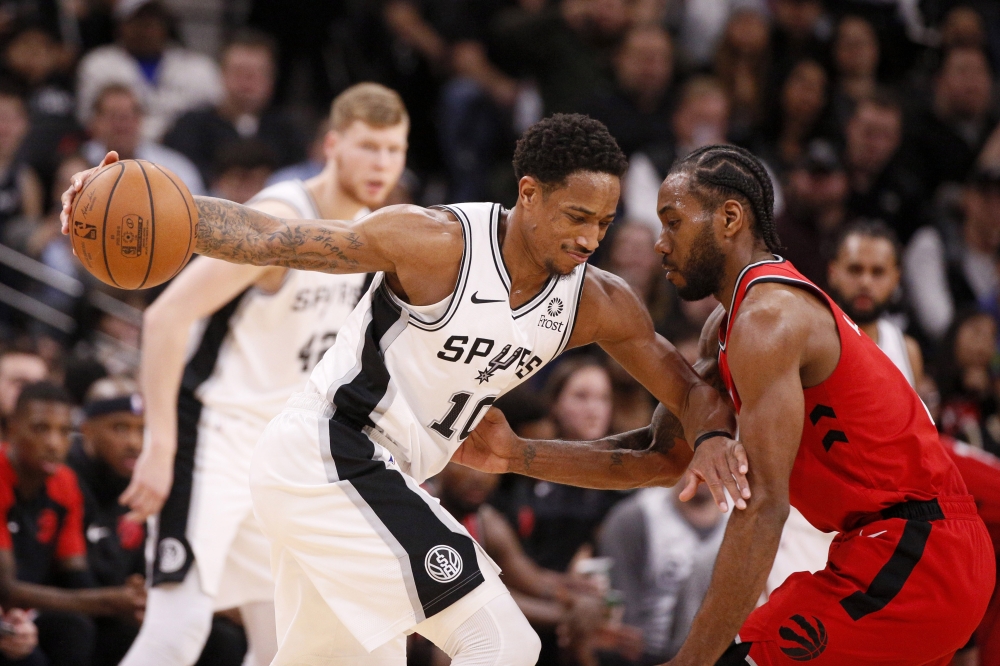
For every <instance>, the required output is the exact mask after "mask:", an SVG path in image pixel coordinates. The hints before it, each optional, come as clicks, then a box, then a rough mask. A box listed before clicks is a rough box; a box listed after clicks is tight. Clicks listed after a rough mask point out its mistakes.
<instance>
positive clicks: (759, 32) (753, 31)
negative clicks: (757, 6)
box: [725, 10, 771, 56]
mask: <svg viewBox="0 0 1000 666" xmlns="http://www.w3.org/2000/svg"><path fill="white" fill-rule="evenodd" d="M770 39H771V37H770V34H769V33H768V24H767V20H766V19H765V18H764V17H763V16H761V15H760V13H759V12H755V11H747V10H744V11H738V12H736V13H735V14H733V17H732V18H731V19H730V20H729V24H728V25H727V26H726V35H725V41H726V43H727V44H729V45H730V46H731V47H732V49H733V50H734V51H735V52H736V53H738V54H740V55H742V56H756V55H759V54H761V53H763V52H764V50H765V49H767V45H768V42H769V41H770Z"/></svg>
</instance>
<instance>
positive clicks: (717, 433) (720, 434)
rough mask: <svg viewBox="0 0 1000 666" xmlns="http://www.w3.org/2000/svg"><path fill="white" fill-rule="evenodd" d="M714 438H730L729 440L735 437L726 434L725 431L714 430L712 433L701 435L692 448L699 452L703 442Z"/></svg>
mask: <svg viewBox="0 0 1000 666" xmlns="http://www.w3.org/2000/svg"><path fill="white" fill-rule="evenodd" d="M713 437H728V438H729V439H732V438H733V436H732V435H731V434H729V433H728V432H726V431H725V430H712V431H710V432H706V433H705V434H704V435H701V436H700V437H698V439H696V440H694V446H692V447H691V448H692V449H693V450H695V451H697V450H698V447H699V446H701V443H702V442H704V441H705V440H706V439H712V438H713Z"/></svg>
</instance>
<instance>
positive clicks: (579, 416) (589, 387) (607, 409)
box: [552, 365, 611, 439]
mask: <svg viewBox="0 0 1000 666" xmlns="http://www.w3.org/2000/svg"><path fill="white" fill-rule="evenodd" d="M552 416H553V417H554V418H555V420H556V423H557V424H558V425H559V435H560V437H563V438H566V439H599V438H601V437H604V436H605V435H606V434H607V433H608V428H609V427H610V426H611V379H610V377H608V373H607V371H606V370H605V369H604V368H601V367H599V366H594V365H589V366H585V367H582V368H580V369H579V370H577V371H576V372H574V373H573V374H572V375H571V376H570V377H569V379H568V380H566V383H565V384H564V385H563V389H562V391H560V393H559V396H558V397H557V398H556V402H555V404H554V405H553V406H552Z"/></svg>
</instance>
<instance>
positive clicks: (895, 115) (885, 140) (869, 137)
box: [846, 102, 903, 174]
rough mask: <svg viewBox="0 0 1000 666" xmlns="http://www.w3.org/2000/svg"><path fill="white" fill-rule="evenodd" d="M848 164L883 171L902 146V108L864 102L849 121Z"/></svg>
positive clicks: (868, 170)
mask: <svg viewBox="0 0 1000 666" xmlns="http://www.w3.org/2000/svg"><path fill="white" fill-rule="evenodd" d="M846 134H847V152H846V157H847V163H848V165H849V166H850V167H851V168H852V169H857V170H859V171H862V172H865V173H871V174H877V173H880V172H881V171H882V170H883V169H884V168H885V167H886V165H887V164H888V163H889V160H891V159H892V157H893V155H895V154H896V151H897V150H898V149H899V143H900V141H901V140H902V135H903V118H902V114H901V112H900V110H899V109H897V108H892V107H885V106H880V105H877V104H872V103H871V102H862V103H861V104H859V105H858V107H857V108H856V109H855V111H854V115H853V116H851V119H850V121H848V123H847V128H846Z"/></svg>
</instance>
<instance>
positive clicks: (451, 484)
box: [438, 463, 500, 514]
mask: <svg viewBox="0 0 1000 666" xmlns="http://www.w3.org/2000/svg"><path fill="white" fill-rule="evenodd" d="M438 482H439V483H440V486H439V491H440V499H441V502H442V503H443V504H444V505H445V506H446V507H447V508H448V509H449V510H452V511H456V512H458V513H459V514H469V513H473V512H474V511H476V510H477V509H479V507H480V506H482V505H483V503H484V502H486V500H487V498H489V496H490V495H491V494H493V491H494V490H495V489H496V487H497V484H498V483H500V477H499V476H497V475H496V474H486V473H485V472H479V471H477V470H474V469H471V468H469V467H463V466H462V465H456V464H455V463H448V466H447V467H445V468H444V470H442V472H441V474H440V475H439V476H438Z"/></svg>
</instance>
